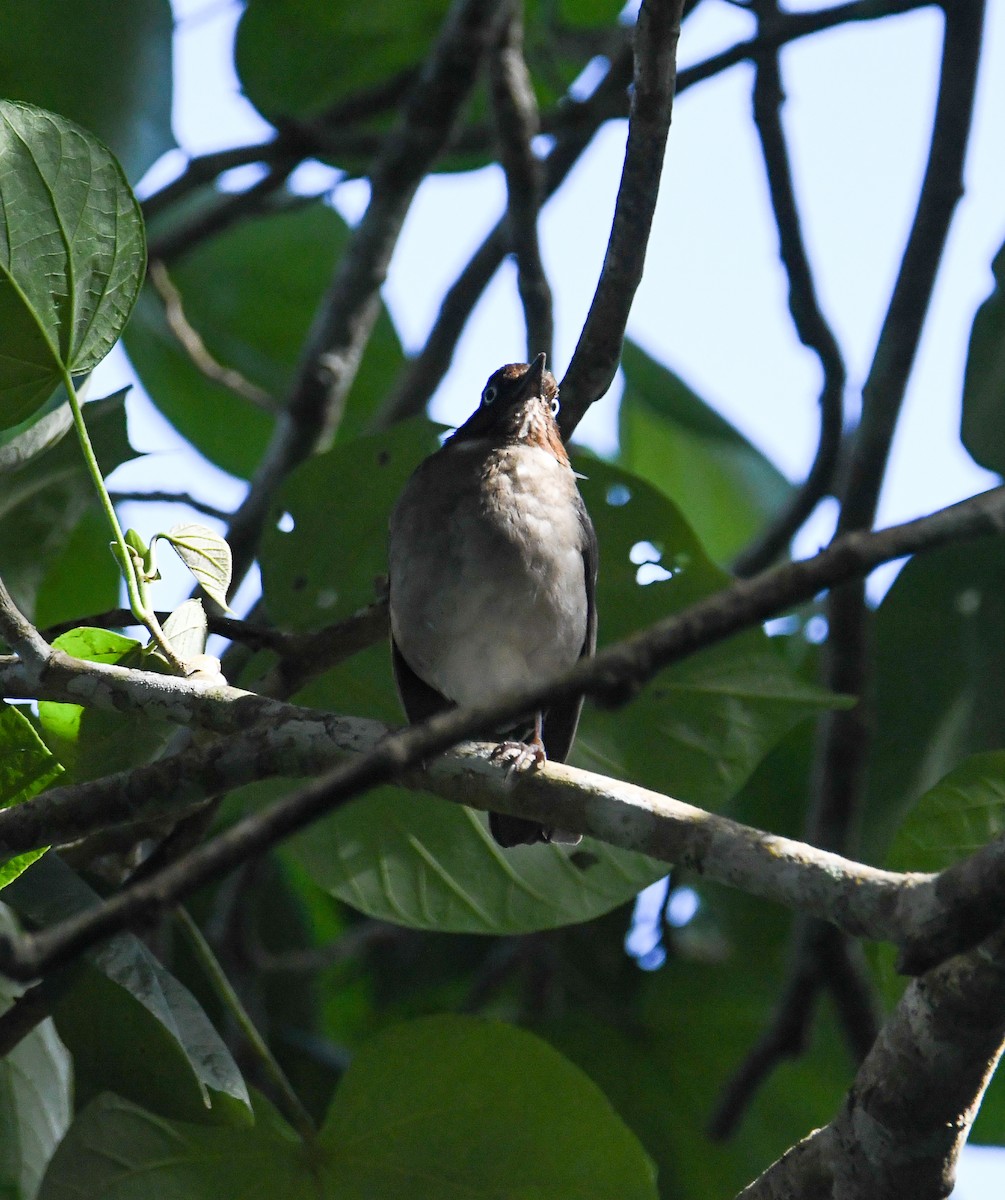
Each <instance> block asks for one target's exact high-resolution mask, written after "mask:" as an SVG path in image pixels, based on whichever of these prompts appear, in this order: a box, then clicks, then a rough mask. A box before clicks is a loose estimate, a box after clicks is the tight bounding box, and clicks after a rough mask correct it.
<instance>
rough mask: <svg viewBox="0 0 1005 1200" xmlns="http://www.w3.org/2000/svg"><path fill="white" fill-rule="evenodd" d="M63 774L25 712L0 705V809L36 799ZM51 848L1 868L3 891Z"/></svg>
mask: <svg viewBox="0 0 1005 1200" xmlns="http://www.w3.org/2000/svg"><path fill="white" fill-rule="evenodd" d="M62 773H63V768H62V766H61V765H60V763H59V762H57V761H56V759H55V758H54V756H53V755H52V754H51V753H50V752H49V749H48V747H47V746H46V745H45V743H44V742H43V741H42V739H41V738H40V737H39V736H38V734H37V733H36V732H35V727H34V726H33V725H32V723H31V722H30V721H29V720H28V718H27V717H25V716H24V715H23V714H22V713H20V712H18V710H17V709H16V708H13V707H12V706H11V705H9V704H3V703H0V808H11V807H12V806H13V805H15V804H23V803H24V801H25V800H30V799H31V797H32V796H37V795H38V793H39V792H43V791H45V789H46V788H47V787H48V786H49V785H50V784H51V783H52V782H53V781H54V780H55V779H57V778H58V777H59V776H60V775H62ZM47 849H48V847H45V846H43V847H41V848H40V849H38V850H29V851H27V852H26V853H24V854H17V855H15V856H14V857H13V858H9V859H7V861H6V862H4V863H3V864H2V865H0V888H5V887H6V886H7V885H8V884H9V883H10V882H11V881H12V880H14V879H17V877H18V876H19V875H20V874H21V872H22V871H25V870H27V868H28V867H30V866H31V864H32V863H33V862H35V861H37V860H38V859H39V858H41V857H42V855H43V854H44V853H45V852H46V850H47Z"/></svg>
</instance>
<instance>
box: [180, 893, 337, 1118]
mask: <svg viewBox="0 0 1005 1200" xmlns="http://www.w3.org/2000/svg"><path fill="white" fill-rule="evenodd" d="M175 917H176V919H177V921H178V924H179V926H180V927H181V930H182V932H183V933H184V934H185V936H186V937H187V938H188V942H189V945H190V946H191V948H192V950H193V951H194V953H195V956H196V959H197V960H198V962H199V965H200V966H201V967H202V969H203V971H204V972H205V974H206V978H207V979H208V980H209V982H210V984H211V985H212V987H213V990H214V991H215V992H216V994H217V996H218V997H219V998H220V1000H221V1001H222V1002H223V1005H224V1007H225V1008H226V1009H227V1011H228V1012H229V1013H230V1015H231V1017H232V1018H233V1020H234V1022H235V1023H236V1025H237V1027H238V1028H239V1029H240V1031H241V1033H243V1034H244V1037H245V1040H246V1041H247V1043H248V1045H249V1046H250V1047H251V1049H252V1050H253V1051H254V1053H255V1054H256V1055H257V1057H258V1058H259V1060H260V1061H261V1064H262V1066H263V1067H264V1068H265V1072H266V1074H267V1075H268V1077H269V1079H270V1080H271V1081H272V1083H273V1085H274V1086H275V1088H276V1091H277V1092H278V1093H279V1095H280V1097H281V1098H282V1101H283V1106H284V1108H285V1110H286V1116H287V1117H288V1118H289V1120H290V1123H291V1124H292V1125H293V1127H294V1128H295V1129H296V1130H297V1132H298V1133H299V1134H300V1136H301V1137H302V1138H303V1139H304V1140H305V1141H308V1142H310V1141H313V1140H314V1139H315V1138H316V1137H317V1130H316V1129H315V1128H314V1122H313V1121H312V1120H311V1115H310V1113H309V1112H308V1111H307V1109H306V1108H304V1105H303V1102H302V1101H301V1099H300V1097H299V1096H298V1095H297V1094H296V1092H295V1091H294V1090H293V1086H292V1085H291V1083H290V1081H289V1080H288V1079H287V1078H286V1075H285V1073H284V1071H283V1068H282V1067H281V1066H280V1065H279V1063H278V1062H276V1059H275V1057H274V1055H273V1053H272V1051H271V1050H270V1049H269V1047H268V1045H267V1044H266V1041H265V1039H264V1038H263V1037H262V1035H261V1034H260V1033H259V1032H258V1029H257V1028H256V1026H255V1023H254V1021H252V1019H251V1017H250V1015H249V1014H248V1010H247V1009H246V1008H245V1007H244V1005H243V1004H242V1003H241V998H240V996H238V994H237V992H235V991H234V987H233V984H232V983H231V982H230V980H229V979H228V978H227V976H226V974H225V973H224V970H223V967H221V966H220V961H219V959H218V958H217V957H216V955H215V954H214V953H213V949H212V947H211V946H210V944H209V942H207V941H206V939H205V937H204V936H203V933H202V930H201V929H200V928H199V926H198V925H196V923H195V921H193V920H192V918H191V916H190V915H189V913H188V910H187V909H185V908H183V907H181V906H180V905H179V907H178V908H176V909H175Z"/></svg>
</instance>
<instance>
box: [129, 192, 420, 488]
mask: <svg viewBox="0 0 1005 1200" xmlns="http://www.w3.org/2000/svg"><path fill="white" fill-rule="evenodd" d="M348 236H349V230H348V227H347V226H346V224H345V222H344V221H343V220H342V219H341V217H339V216H338V215H337V214H336V213H335V212H333V211H332V210H331V209H330V208H328V207H326V206H325V205H322V204H316V205H312V206H310V207H308V208H299V209H297V210H296V211H292V212H286V213H282V214H278V215H272V216H269V217H267V218H265V219H261V220H256V221H246V222H243V223H242V224H240V225H238V226H236V227H235V228H232V229H229V230H227V231H226V232H224V233H222V234H220V235H219V236H218V237H215V238H213V239H212V240H210V241H208V242H205V243H203V244H202V245H200V246H198V247H196V248H195V249H194V250H192V251H190V252H189V253H188V254H186V255H185V257H184V259H183V260H182V261H181V262H179V263H177V264H176V265H174V266H173V267H172V273H171V278H172V282H173V283H174V284H175V286H176V287H177V288H178V290H179V292H180V293H181V297H182V303H183V305H184V309H185V315H186V318H187V319H188V321H189V323H190V324H191V325H192V326H193V327H194V328H195V329H196V330H197V331H198V333H199V335H200V336H201V337H202V339H203V341H204V342H205V344H206V348H207V349H208V350H209V352H210V354H212V355H213V357H214V358H215V359H216V360H217V361H218V362H220V363H221V364H223V365H224V366H227V367H231V368H234V369H236V370H238V371H240V373H241V374H242V375H243V376H244V377H245V378H246V379H247V380H249V381H250V382H251V383H253V384H255V385H256V386H257V387H259V388H262V389H264V390H265V391H266V392H267V393H268V394H269V395H271V396H273V397H274V398H275V401H276V406H277V407H278V405H279V404H280V402H281V401H282V399H283V398H284V396H285V395H286V394H287V392H288V391H289V388H290V386H291V383H292V380H293V378H294V373H295V370H296V366H297V362H298V360H299V356H300V351H301V348H302V346H303V343H304V338H305V337H306V336H307V332H308V330H309V329H310V325H311V321H312V320H313V318H314V313H315V310H316V309H317V306H318V304H319V302H320V301H321V297H322V296H323V295H324V292H325V289H326V288H327V286H328V284H329V283H330V281H331V276H332V271H333V270H334V266H335V263H336V261H337V259H338V256H339V255H340V254H341V253H342V251H343V250H344V248H345V245H346V242H347V240H348ZM266 295H267V296H268V297H269V303H267V304H265V303H263V302H262V297H263V296H266ZM124 342H125V346H126V350H127V351H128V353H129V358H130V360H131V361H132V364H133V366H134V367H135V369H136V372H137V374H138V375H139V377H140V379H141V380H142V381H143V386H144V387H145V388H146V390H147V392H148V393H149V394H150V397H151V399H152V400H153V402H154V403H155V404H156V405H157V407H158V408H159V409H160V411H161V412H162V413H163V414H164V416H165V417H166V418H167V419H168V420H169V421H170V422H171V423H172V424H173V425H174V426H175V427H176V428H177V429H178V431H179V432H180V433H181V434H182V435H183V436H184V437H185V438H187V439H188V440H189V441H191V442H192V443H193V445H194V446H195V447H196V449H197V450H199V451H200V452H201V453H202V454H204V455H205V456H206V457H207V458H208V459H210V460H211V461H212V462H214V463H216V464H217V465H218V466H220V467H222V468H223V469H224V470H226V471H230V472H231V473H232V474H234V475H239V476H241V477H242V478H245V479H247V478H250V477H251V475H252V473H253V472H254V470H255V468H256V467H257V466H258V463H259V460H260V459H261V456H262V453H263V451H264V450H265V447H266V444H267V443H268V440H269V436H270V434H271V432H272V425H273V416H272V413H271V412H269V411H267V410H266V409H264V408H262V407H259V406H257V405H255V404H252V403H251V402H250V401H248V400H246V399H243V398H242V397H240V396H237V395H235V393H234V392H232V391H230V390H229V389H228V388H226V387H224V386H223V384H221V383H218V382H214V381H212V380H210V379H208V378H207V377H206V376H205V375H204V374H202V372H201V371H199V369H198V368H197V367H196V366H195V365H194V364H193V363H192V361H191V359H190V358H189V357H188V355H187V354H186V353H185V351H184V350H183V349H182V348H181V346H180V345H179V344H178V341H177V339H176V338H175V336H174V334H173V333H171V331H170V329H169V328H168V326H167V322H166V321H165V318H164V305H163V303H162V302H161V300H160V299H159V298H158V297H157V295H156V294H155V293H154V292H153V291H152V289H151V288H149V287H148V288H145V289H144V290H143V293H142V294H141V296H140V299H139V302H138V303H137V306H136V312H135V314H134V316H133V319H132V320H131V321H130V323H129V327H128V329H127V330H126V334H125V338H124ZM403 362H404V356H403V354H402V350H401V345H400V343H399V341H398V337H397V334H396V333H395V332H394V327H393V325H392V324H391V320H390V318H389V317H388V315H387V312H386V310H385V309H383V308H382V309H381V313H380V316H379V318H378V320H377V325H376V328H375V330H374V333H373V336H372V337H371V339H370V341H369V343H368V345H367V349H366V351H365V353H364V355H363V361H362V363H361V365H360V369H359V373H358V374H357V377H356V381H355V383H354V385H353V388H352V391H351V393H350V395H349V398H348V401H347V407H346V412H345V415H344V417H343V420H342V425H341V426H340V432H339V436H340V437H342V436H351V435H352V434H353V433H354V432H357V431H358V430H359V429H360V428H361V426H362V425H363V424H364V423H365V422H366V420H367V419H368V416H369V414H371V413H372V412H374V411H375V410H376V408H377V407H378V405H379V404H380V402H381V400H382V399H383V397H384V396H385V394H386V393H387V392H388V390H389V389H390V386H391V383H392V382H393V380H394V379H395V377H396V375H397V373H398V371H399V369H400V367H401V365H402V364H403ZM235 431H239V432H240V436H235Z"/></svg>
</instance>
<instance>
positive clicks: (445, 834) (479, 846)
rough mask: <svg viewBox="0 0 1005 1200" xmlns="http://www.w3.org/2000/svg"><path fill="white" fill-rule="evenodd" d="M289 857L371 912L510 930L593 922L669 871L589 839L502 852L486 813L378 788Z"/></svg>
mask: <svg viewBox="0 0 1005 1200" xmlns="http://www.w3.org/2000/svg"><path fill="white" fill-rule="evenodd" d="M286 852H287V853H289V854H291V855H292V856H293V857H294V858H295V859H296V861H297V862H299V863H300V864H301V865H302V866H303V867H304V869H305V870H306V871H307V873H308V874H309V875H310V877H311V878H312V879H313V880H314V881H315V883H317V884H319V885H320V886H321V887H323V888H325V889H327V890H328V891H330V892H331V893H332V894H333V895H335V896H337V897H338V898H339V899H340V900H343V901H345V903H346V904H350V905H352V906H353V907H354V908H357V909H359V910H360V911H361V912H365V913H367V914H368V915H370V916H373V917H377V918H379V919H382V920H386V921H394V922H395V923H397V924H401V925H409V926H412V927H413V928H416V929H430V930H441V931H451V932H455V933H490V934H513V933H529V932H532V931H534V930H538V929H550V928H553V927H555V926H558V925H569V924H576V923H578V922H580V921H589V920H591V919H592V918H593V917H596V916H598V915H599V914H601V913H605V912H609V911H610V910H611V909H612V908H616V907H617V906H618V905H619V904H624V903H625V901H626V900H629V899H630V898H631V897H632V896H634V895H635V893H636V892H638V891H640V890H641V889H642V888H644V887H647V886H648V885H649V884H650V883H652V882H653V881H654V880H656V879H659V878H661V877H662V876H663V875H665V874H666V871H667V866H666V863H658V862H655V861H654V860H653V859H650V858H647V857H646V856H645V855H643V854H633V853H630V852H629V851H625V850H617V849H615V848H614V847H611V846H607V845H605V844H604V843H603V842H597V841H594V840H593V839H591V838H588V839H585V840H584V841H583V842H582V843H581V845H580V846H579V847H577V849H576V850H574V851H573V852H572V853H571V854H570V853H568V852H567V851H565V850H560V849H559V848H558V847H557V846H518V847H516V848H514V849H513V850H502V849H500V847H499V846H497V845H496V843H495V842H494V841H493V839H492V837H491V835H490V834H489V832H488V828H487V826H486V821H485V817H484V816H483V815H481V814H478V813H475V812H472V811H471V810H470V809H467V808H462V807H461V806H459V805H456V804H450V803H448V802H447V801H445V800H440V799H436V798H434V797H432V796H427V795H424V794H422V793H414V792H413V793H409V792H403V791H401V790H399V789H396V788H380V789H378V790H376V791H373V792H370V793H368V794H367V795H366V796H365V797H364V798H362V799H361V800H359V801H358V802H354V803H353V804H351V805H346V806H345V807H344V808H343V809H341V810H340V811H339V812H338V813H336V814H335V815H333V816H331V817H328V818H327V819H326V820H324V821H321V822H318V823H317V824H315V825H312V826H311V827H310V829H308V830H306V831H305V832H304V833H302V834H299V835H297V836H296V837H295V838H293V840H292V841H291V842H290V843H289V846H288V849H287V851H286Z"/></svg>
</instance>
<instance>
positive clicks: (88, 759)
mask: <svg viewBox="0 0 1005 1200" xmlns="http://www.w3.org/2000/svg"><path fill="white" fill-rule="evenodd" d="M52 644H53V645H54V646H55V647H56V648H57V649H59V650H63V651H65V652H66V653H67V654H72V655H73V656H74V658H82V659H84V660H85V661H86V662H100V663H113V664H116V665H118V666H125V667H129V666H139V665H140V663H141V662H143V663H144V664H145V665H146V666H147V669H149V666H150V664H149V663H148V662H146V661H145V660H144V659H143V656H142V652H143V647H142V646H141V644H140V643H139V642H137V641H135V640H134V639H133V638H128V637H124V636H123V635H122V634H120V633H115V632H113V631H112V630H109V629H90V628H88V627H86V626H83V627H81V628H79V629H71V630H70V631H69V633H64V634H62V635H61V636H60V637H58V638H56V640H55V641H54V642H53V643H52ZM38 719H39V725H40V726H41V730H42V736H43V737H44V738H45V740H46V743H47V745H48V746H49V747H50V749H51V750H52V751H53V753H54V754H55V755H56V756H57V757H58V758H59V760H60V762H61V763H62V764H63V766H64V767H65V768H66V770H67V782H68V783H69V782H73V783H80V782H82V781H84V780H87V779H98V778H100V777H101V776H102V775H111V774H113V773H114V772H115V771H123V770H126V769H127V768H129V767H133V766H137V765H138V764H139V763H142V762H146V761H148V760H149V759H150V758H152V757H153V756H154V754H156V752H157V751H158V750H160V749H161V748H162V747H163V746H164V745H165V744H166V742H167V741H168V739H169V738H170V737H171V736H172V735H173V733H174V731H175V726H173V725H171V724H170V723H169V722H167V721H158V720H152V719H151V718H149V717H147V716H145V715H144V714H142V713H122V712H108V711H105V710H102V709H98V708H84V707H82V706H81V705H79V704H58V703H56V702H55V701H51V700H43V701H41V702H40V703H39V706H38Z"/></svg>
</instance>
